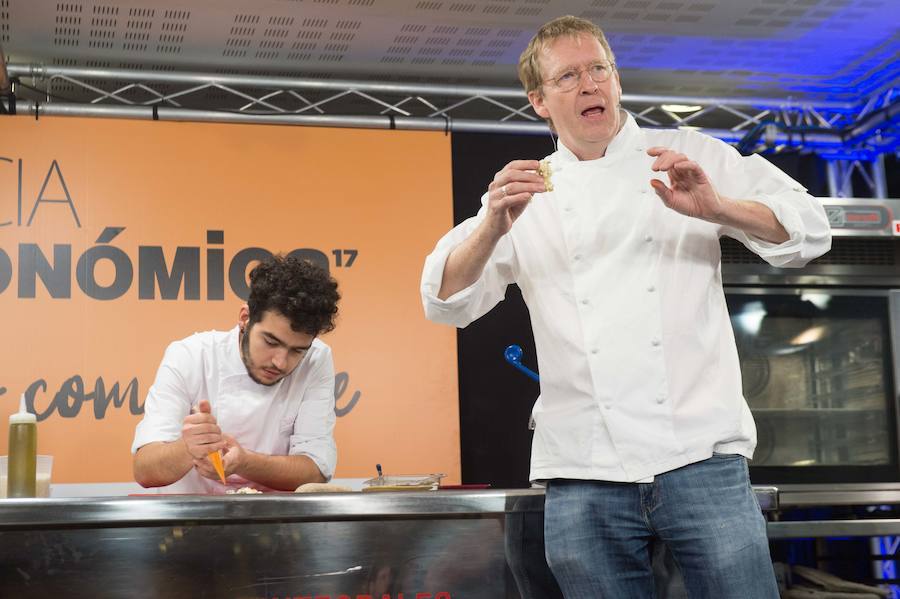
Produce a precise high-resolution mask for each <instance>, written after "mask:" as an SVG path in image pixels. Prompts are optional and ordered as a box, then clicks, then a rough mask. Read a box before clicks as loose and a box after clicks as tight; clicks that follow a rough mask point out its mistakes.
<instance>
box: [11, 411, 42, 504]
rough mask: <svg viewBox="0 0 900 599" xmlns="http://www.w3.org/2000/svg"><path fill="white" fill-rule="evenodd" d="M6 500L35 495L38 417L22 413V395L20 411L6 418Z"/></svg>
mask: <svg viewBox="0 0 900 599" xmlns="http://www.w3.org/2000/svg"><path fill="white" fill-rule="evenodd" d="M8 459H9V461H8V466H7V475H6V478H7V487H6V495H7V497H10V498H12V497H35V496H36V495H37V482H36V481H37V416H35V415H34V414H31V413H30V412H26V411H25V395H22V397H21V399H20V400H19V411H18V413H16V414H11V415H10V417H9V458H8Z"/></svg>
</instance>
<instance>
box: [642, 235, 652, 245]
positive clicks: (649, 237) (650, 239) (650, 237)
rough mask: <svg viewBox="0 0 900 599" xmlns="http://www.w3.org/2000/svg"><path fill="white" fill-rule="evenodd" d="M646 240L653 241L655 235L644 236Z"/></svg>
mask: <svg viewBox="0 0 900 599" xmlns="http://www.w3.org/2000/svg"><path fill="white" fill-rule="evenodd" d="M644 241H646V242H647V243H650V242H651V241H653V235H647V236H646V237H644Z"/></svg>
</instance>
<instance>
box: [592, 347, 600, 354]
mask: <svg viewBox="0 0 900 599" xmlns="http://www.w3.org/2000/svg"><path fill="white" fill-rule="evenodd" d="M598 351H599V350H598V349H597V348H596V347H595V348H594V349H592V350H591V353H592V354H594V355H595V356H596V355H597V352H598Z"/></svg>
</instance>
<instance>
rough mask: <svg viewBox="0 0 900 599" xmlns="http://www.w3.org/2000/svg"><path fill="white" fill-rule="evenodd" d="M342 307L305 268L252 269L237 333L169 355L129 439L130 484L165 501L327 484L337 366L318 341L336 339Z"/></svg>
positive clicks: (289, 262)
mask: <svg viewBox="0 0 900 599" xmlns="http://www.w3.org/2000/svg"><path fill="white" fill-rule="evenodd" d="M339 299H340V295H339V294H338V290H337V282H336V281H335V280H334V279H333V278H332V277H331V276H329V274H328V273H327V272H326V271H325V270H323V269H322V268H320V267H318V266H316V265H314V264H312V263H311V262H308V261H305V260H298V259H295V258H291V257H281V256H275V257H273V258H271V259H269V260H266V261H264V262H262V263H261V264H259V265H258V266H257V267H256V268H254V269H253V271H252V272H251V273H250V297H249V299H248V302H247V304H245V305H243V306H242V307H241V309H240V312H239V322H238V325H237V326H236V327H234V328H233V329H231V330H230V331H207V332H204V333H196V334H194V335H191V336H190V337H188V338H186V339H182V340H181V341H175V342H174V343H172V344H171V345H169V347H168V349H166V353H165V356H164V357H163V361H162V364H161V365H160V367H159V371H158V372H157V374H156V380H155V381H154V383H153V386H152V387H151V388H150V391H149V393H148V395H147V400H146V402H145V404H144V418H143V420H142V421H141V422H140V423H139V424H138V426H137V429H136V430H135V435H134V443H133V445H132V449H131V451H132V453H133V454H134V477H135V480H136V481H137V482H138V483H140V484H141V485H142V486H144V487H166V488H165V492H171V493H224V492H225V491H226V490H227V489H229V488H231V489H237V488H241V487H253V488H256V489H259V490H262V491H267V490H285V491H293V490H294V489H295V488H297V487H298V486H300V485H302V484H304V483H309V482H325V481H328V480H330V479H331V477H332V475H333V473H334V467H335V462H336V461H337V449H336V447H335V443H334V437H333V430H334V422H335V414H334V366H333V362H332V356H331V349H330V348H329V347H328V346H327V345H326V344H325V343H323V342H322V341H320V340H319V339H318V336H319V335H320V334H322V333H325V332H328V331H331V330H332V329H334V319H335V316H336V314H337V302H338V300H339ZM213 452H221V454H220V455H221V456H222V463H223V466H224V474H225V476H226V480H227V484H226V485H223V484H222V483H221V480H220V478H219V475H218V474H217V472H216V470H215V468H214V466H213V463H212V461H211V459H210V454H211V453H213Z"/></svg>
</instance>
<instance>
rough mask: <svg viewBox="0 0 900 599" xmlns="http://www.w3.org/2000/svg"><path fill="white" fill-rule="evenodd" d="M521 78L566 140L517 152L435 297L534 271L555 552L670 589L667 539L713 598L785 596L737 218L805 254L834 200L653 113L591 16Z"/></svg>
mask: <svg viewBox="0 0 900 599" xmlns="http://www.w3.org/2000/svg"><path fill="white" fill-rule="evenodd" d="M519 78H520V80H521V81H522V84H523V85H524V87H525V90H526V91H527V93H528V99H529V101H530V102H531V105H532V107H533V108H534V110H535V112H536V113H537V114H538V115H540V116H541V117H543V118H545V119H547V120H548V121H549V122H550V124H551V127H552V128H553V130H554V131H555V132H556V133H557V134H558V135H559V148H558V150H557V151H556V152H554V153H553V154H551V155H550V156H549V157H547V159H546V161H545V163H544V164H549V169H547V168H545V167H544V164H542V163H539V161H538V160H533V159H524V158H523V159H522V160H514V161H512V162H510V163H509V164H507V165H506V166H505V167H504V168H503V169H502V170H501V171H500V172H498V173H497V174H496V175H495V177H494V180H493V181H491V182H490V183H489V184H488V186H487V192H486V193H485V194H484V196H483V197H482V208H481V210H479V212H478V214H477V215H476V216H474V217H472V218H470V219H468V220H466V221H465V222H463V223H461V224H460V225H459V226H457V227H456V228H454V229H453V230H452V231H450V232H449V233H448V234H447V235H445V236H444V237H443V238H442V239H441V240H440V241H439V242H438V244H437V246H436V248H435V249H434V251H433V252H432V254H431V255H429V256H428V258H427V259H426V262H425V268H424V272H423V275H422V285H421V292H422V298H423V303H424V306H425V313H426V315H427V317H428V318H429V319H431V320H434V321H438V322H443V323H447V324H451V325H455V326H458V327H464V326H466V325H468V324H469V323H470V322H472V321H474V320H475V319H477V318H479V317H481V316H482V315H483V314H485V313H486V312H488V311H489V310H490V309H491V308H492V307H493V306H495V305H496V304H497V303H498V302H499V301H501V300H502V299H503V297H504V294H505V290H506V287H507V285H509V284H510V283H517V284H518V285H519V287H520V288H521V290H522V295H523V297H524V299H525V302H526V304H527V305H528V309H529V312H530V315H531V321H532V326H533V332H534V338H535V344H536V346H537V359H538V365H539V369H540V374H541V396H540V398H539V400H538V402H537V403H536V404H535V407H534V412H533V416H534V420H535V422H536V429H535V434H534V441H533V447H532V455H531V474H530V477H531V479H532V480H536V481H545V482H546V483H547V495H546V507H545V539H546V541H545V542H546V554H547V559H548V562H549V564H550V567H551V569H552V571H553V573H554V575H555V577H556V579H557V581H558V582H559V584H560V587H561V589H562V590H563V593H564V594H565V596H566V597H567V598H568V599H580V598H591V599H593V598H596V597H603V598H604V599H629V598H632V597H633V598H647V597H653V596H654V590H653V576H652V572H651V568H650V562H649V552H648V545H649V543H650V542H651V541H653V540H659V541H662V542H663V543H665V544H666V545H667V546H668V548H669V550H670V551H671V552H672V555H673V557H674V560H675V562H676V563H677V564H678V565H679V567H680V569H681V570H682V574H683V575H684V579H685V585H686V588H687V591H688V594H689V595H690V596H691V597H692V598H699V597H705V598H715V599H757V598H759V599H763V598H765V599H768V598H772V599H775V598H777V597H778V590H777V587H776V583H775V578H774V572H773V569H772V564H771V559H770V556H769V549H768V543H767V538H766V531H765V521H764V518H763V516H762V514H761V513H760V510H759V506H758V504H757V503H756V500H755V497H754V495H753V492H752V489H751V487H750V481H749V477H748V469H747V460H748V459H750V458H752V456H753V449H754V447H755V445H756V428H755V425H754V422H753V417H752V416H751V414H750V410H749V408H748V407H747V403H746V401H745V399H744V398H743V396H742V393H741V375H740V366H739V362H738V355H737V349H736V346H735V342H734V336H733V333H732V330H731V326H730V321H729V316H728V311H727V308H726V304H725V296H724V292H723V290H722V281H721V274H720V250H719V237H721V236H723V235H726V236H729V237H732V238H734V239H737V240H738V241H740V242H741V243H743V244H744V245H745V246H746V247H747V248H749V249H750V250H752V251H753V252H755V253H756V254H758V255H759V256H761V257H762V258H763V259H765V260H766V261H767V262H769V263H770V264H772V265H774V266H783V267H800V266H803V265H805V264H806V263H807V262H808V261H809V260H811V259H813V258H816V257H817V256H820V255H822V254H824V253H825V252H827V251H828V250H829V249H830V246H831V234H830V229H829V226H828V221H827V219H826V217H825V213H824V210H823V209H822V207H821V205H819V204H818V203H817V202H816V201H815V200H814V199H813V198H812V197H811V196H810V195H808V194H807V193H806V190H805V189H804V188H803V187H802V186H801V185H800V184H798V183H797V182H796V181H794V180H792V179H791V178H790V177H788V176H787V175H785V174H784V173H782V172H781V171H779V170H778V169H777V168H776V167H774V166H773V165H771V164H770V163H768V162H767V161H765V160H764V159H762V158H761V157H759V156H750V157H741V156H740V155H739V154H738V153H737V152H736V151H735V150H734V149H733V148H731V147H730V146H728V145H726V144H724V143H722V142H720V141H718V140H716V139H713V138H710V137H707V136H705V135H702V134H700V133H697V132H694V131H682V130H644V129H641V128H639V127H638V125H637V123H636V122H635V121H634V119H633V118H632V117H631V116H630V115H628V114H627V113H626V112H625V111H624V110H622V108H621V107H620V99H621V96H622V88H621V85H620V81H619V73H618V71H617V70H616V64H615V56H614V55H613V52H612V49H611V48H610V46H609V44H608V42H607V40H606V38H605V36H604V34H603V32H602V31H601V30H600V29H599V28H598V27H597V26H596V25H594V24H593V23H591V22H590V21H586V20H583V19H579V18H576V17H560V18H558V19H555V20H553V21H551V22H549V23H547V24H545V25H544V26H543V27H542V28H541V29H540V30H539V31H538V33H537V34H536V35H535V37H534V38H533V39H532V41H531V42H530V44H529V45H528V47H527V49H526V50H525V51H524V52H523V54H522V56H521V58H520V61H519ZM548 170H549V173H548V172H547V171H548ZM543 175H548V176H546V177H545V176H543Z"/></svg>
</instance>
